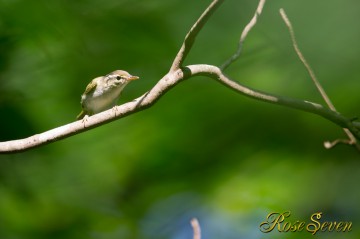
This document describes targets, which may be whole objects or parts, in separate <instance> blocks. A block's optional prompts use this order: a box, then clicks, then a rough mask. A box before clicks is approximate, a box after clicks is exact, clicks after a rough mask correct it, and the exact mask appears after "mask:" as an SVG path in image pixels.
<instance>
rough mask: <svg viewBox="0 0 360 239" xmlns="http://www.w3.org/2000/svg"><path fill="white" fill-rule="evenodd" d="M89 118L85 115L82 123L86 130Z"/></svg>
mask: <svg viewBox="0 0 360 239" xmlns="http://www.w3.org/2000/svg"><path fill="white" fill-rule="evenodd" d="M88 118H89V116H88V115H85V116H84V118H82V120H81V122H82V123H83V124H84V128H86V122H87V121H88Z"/></svg>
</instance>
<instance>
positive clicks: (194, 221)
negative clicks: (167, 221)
mask: <svg viewBox="0 0 360 239" xmlns="http://www.w3.org/2000/svg"><path fill="white" fill-rule="evenodd" d="M190 223H191V226H192V228H193V231H194V237H193V239H201V228H200V224H199V221H198V220H197V219H196V218H193V219H191V222H190Z"/></svg>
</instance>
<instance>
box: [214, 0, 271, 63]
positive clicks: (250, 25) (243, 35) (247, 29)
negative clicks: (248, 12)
mask: <svg viewBox="0 0 360 239" xmlns="http://www.w3.org/2000/svg"><path fill="white" fill-rule="evenodd" d="M265 2H266V0H260V2H259V4H258V6H257V8H256V11H255V14H254V16H253V17H252V19H251V20H250V22H249V23H248V24H247V25H246V26H245V28H244V30H243V31H242V33H241V36H240V40H239V43H238V49H237V51H236V52H235V53H234V55H232V56H231V57H230V58H229V59H228V60H227V61H226V62H225V63H224V64H222V66H221V67H220V69H221V70H225V69H226V68H228V67H229V66H230V65H231V64H232V63H233V62H234V61H236V60H237V59H238V58H239V57H240V54H241V51H242V47H243V44H244V41H245V39H246V37H247V35H248V34H249V32H250V31H251V29H252V28H253V27H254V26H255V24H256V22H257V19H258V17H259V16H260V15H261V12H262V10H263V8H264V5H265Z"/></svg>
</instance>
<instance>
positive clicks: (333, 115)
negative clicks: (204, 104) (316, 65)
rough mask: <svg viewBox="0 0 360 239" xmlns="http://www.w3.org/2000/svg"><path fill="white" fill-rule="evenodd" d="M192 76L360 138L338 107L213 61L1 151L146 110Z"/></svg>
mask: <svg viewBox="0 0 360 239" xmlns="http://www.w3.org/2000/svg"><path fill="white" fill-rule="evenodd" d="M193 76H207V77H210V78H212V79H214V80H217V81H219V82H220V83H222V84H223V85H225V86H227V87H229V88H230V89H233V90H235V91H236V92H238V93H240V94H242V95H244V96H247V97H250V98H253V99H256V100H261V101H264V102H268V103H272V104H278V105H283V106H286V107H290V108H294V109H298V110H302V111H306V112H310V113H313V114H317V115H320V116H322V117H323V118H325V119H328V120H330V121H331V122H333V123H335V124H337V125H339V126H340V127H342V128H348V129H349V130H350V131H351V132H352V133H353V134H354V135H355V136H356V138H358V139H360V123H359V122H353V121H351V120H349V119H348V118H346V117H344V116H342V115H341V114H340V113H338V112H336V111H332V110H330V109H328V108H327V107H323V106H322V105H319V104H316V103H313V102H309V101H303V100H298V99H292V98H287V97H283V96H276V95H272V94H268V93H265V92H261V91H257V90H254V89H251V88H248V87H246V86H244V85H241V84H239V83H238V82H235V81H233V80H231V79H230V78H228V77H227V76H225V75H224V74H223V73H222V71H221V70H220V69H219V68H218V67H216V66H212V65H200V64H199V65H189V66H186V67H182V68H180V69H178V70H177V71H175V72H170V73H168V74H167V75H165V76H164V77H163V78H162V79H161V80H160V81H159V82H158V83H157V84H156V85H155V86H154V87H153V88H152V89H151V90H150V91H149V92H147V93H145V94H144V95H142V96H140V97H139V98H137V99H135V100H133V101H132V102H128V103H125V104H122V105H120V106H117V107H116V110H113V109H110V110H107V111H104V112H101V113H99V114H96V115H93V116H91V117H89V118H88V119H87V121H86V122H85V123H84V122H82V120H79V121H76V122H73V123H70V124H67V125H64V126H61V127H58V128H55V129H52V130H49V131H46V132H44V133H41V134H37V135H34V136H31V137H29V138H25V139H19V140H12V141H7V142H1V143H0V153H14V152H21V151H25V150H28V149H31V148H35V147H39V146H41V145H44V144H48V143H51V142H54V141H58V140H60V139H64V138H67V137H70V136H72V135H75V134H79V133H81V132H84V131H87V130H89V129H92V128H95V127H98V126H100V125H103V124H106V123H109V122H111V121H114V120H116V119H119V118H123V117H125V116H128V115H130V114H133V113H136V112H138V111H140V110H144V109H146V108H148V107H150V106H152V105H153V104H155V103H156V101H157V100H159V99H160V98H161V96H162V95H164V94H165V93H166V92H167V91H169V90H170V89H171V88H172V87H174V86H175V85H176V84H178V83H180V82H181V81H183V80H186V79H188V78H190V77H193Z"/></svg>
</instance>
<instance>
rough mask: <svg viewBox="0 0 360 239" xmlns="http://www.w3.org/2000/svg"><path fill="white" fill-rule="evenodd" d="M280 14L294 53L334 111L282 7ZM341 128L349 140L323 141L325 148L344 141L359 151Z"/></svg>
mask: <svg viewBox="0 0 360 239" xmlns="http://www.w3.org/2000/svg"><path fill="white" fill-rule="evenodd" d="M280 15H281V17H282V19H283V20H284V23H285V25H286V26H287V28H288V29H289V33H290V37H291V41H292V44H293V47H294V50H295V52H296V54H297V55H298V57H299V59H300V61H301V62H302V63H303V65H304V66H305V68H306V70H307V71H308V73H309V75H310V78H311V79H312V81H313V83H314V85H315V86H316V88H317V90H318V91H319V93H320V95H321V97H322V98H323V99H324V101H325V103H326V104H327V106H328V107H329V108H330V109H331V110H333V111H336V108H335V106H334V104H333V103H332V102H331V100H330V98H329V96H328V95H327V94H326V91H325V90H324V88H323V87H322V85H321V84H320V82H319V81H318V79H317V78H316V75H315V73H314V71H313V69H312V68H311V66H310V64H309V63H308V62H307V60H306V59H305V56H304V55H303V54H302V52H301V50H300V48H299V46H298V44H297V41H296V37H295V31H294V28H293V26H292V24H291V22H290V20H289V18H288V16H287V15H286V13H285V10H284V9H282V8H281V9H280ZM343 130H344V132H345V134H346V135H347V136H348V138H349V140H335V141H334V142H332V143H331V142H325V143H324V146H325V148H327V149H329V148H332V147H334V146H335V145H337V144H338V143H346V144H349V145H355V147H356V148H357V150H359V151H360V144H358V143H357V140H356V138H355V137H354V135H353V134H352V133H351V132H350V131H349V129H346V128H344V129H343Z"/></svg>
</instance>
